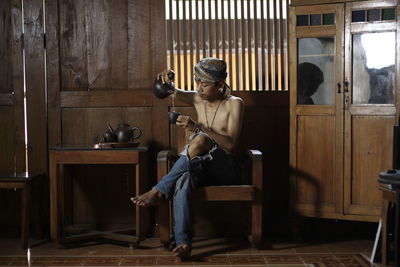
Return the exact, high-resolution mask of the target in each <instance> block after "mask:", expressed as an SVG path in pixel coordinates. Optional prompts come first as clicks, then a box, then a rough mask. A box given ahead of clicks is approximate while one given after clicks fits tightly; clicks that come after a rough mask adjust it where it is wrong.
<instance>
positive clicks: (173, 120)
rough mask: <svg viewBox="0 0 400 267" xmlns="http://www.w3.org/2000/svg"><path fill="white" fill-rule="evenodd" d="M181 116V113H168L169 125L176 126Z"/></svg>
mask: <svg viewBox="0 0 400 267" xmlns="http://www.w3.org/2000/svg"><path fill="white" fill-rule="evenodd" d="M179 115H181V113H179V112H175V111H170V112H168V121H169V123H171V124H176V120H177V119H178V116H179Z"/></svg>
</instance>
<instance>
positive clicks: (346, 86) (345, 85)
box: [343, 81, 349, 93]
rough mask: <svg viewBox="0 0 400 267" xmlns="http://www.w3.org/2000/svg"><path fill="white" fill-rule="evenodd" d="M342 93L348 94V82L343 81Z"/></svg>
mask: <svg viewBox="0 0 400 267" xmlns="http://www.w3.org/2000/svg"><path fill="white" fill-rule="evenodd" d="M343 84H344V92H345V93H348V92H349V82H348V81H344V83H343Z"/></svg>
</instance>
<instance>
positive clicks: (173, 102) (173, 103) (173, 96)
mask: <svg viewBox="0 0 400 267" xmlns="http://www.w3.org/2000/svg"><path fill="white" fill-rule="evenodd" d="M172 111H173V112H175V94H173V95H172Z"/></svg>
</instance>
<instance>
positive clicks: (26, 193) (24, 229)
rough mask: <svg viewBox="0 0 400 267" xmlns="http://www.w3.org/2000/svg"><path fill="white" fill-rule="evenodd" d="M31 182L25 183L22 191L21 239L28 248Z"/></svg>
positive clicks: (24, 247) (23, 246)
mask: <svg viewBox="0 0 400 267" xmlns="http://www.w3.org/2000/svg"><path fill="white" fill-rule="evenodd" d="M30 193H31V188H30V184H28V183H27V184H25V185H24V187H23V188H22V191H21V206H22V209H21V211H22V214H21V241H22V248H23V249H26V248H27V247H28V240H29V213H30V208H29V205H30Z"/></svg>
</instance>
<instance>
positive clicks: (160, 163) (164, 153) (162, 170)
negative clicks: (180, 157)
mask: <svg viewBox="0 0 400 267" xmlns="http://www.w3.org/2000/svg"><path fill="white" fill-rule="evenodd" d="M176 157H177V155H176V153H175V152H173V151H172V150H161V151H160V152H158V154H157V181H160V180H161V178H163V177H164V176H165V175H166V174H167V173H168V171H169V167H170V164H171V162H172V161H174V160H175V159H176Z"/></svg>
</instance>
